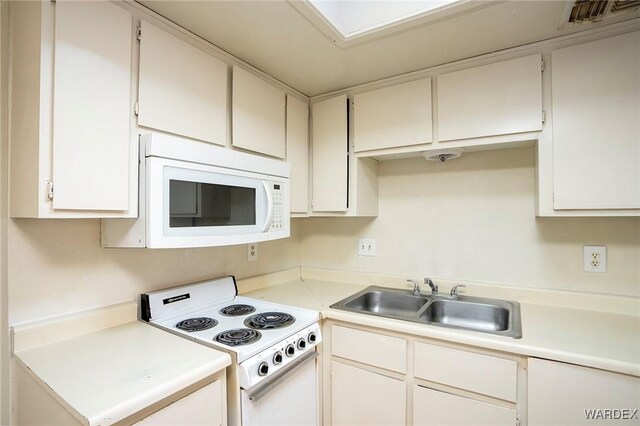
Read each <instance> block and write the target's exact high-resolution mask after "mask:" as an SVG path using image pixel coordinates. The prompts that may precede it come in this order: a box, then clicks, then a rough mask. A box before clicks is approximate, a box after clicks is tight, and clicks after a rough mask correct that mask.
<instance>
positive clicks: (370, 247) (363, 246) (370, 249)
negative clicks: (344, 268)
mask: <svg viewBox="0 0 640 426" xmlns="http://www.w3.org/2000/svg"><path fill="white" fill-rule="evenodd" d="M375 255H376V240H375V239H373V238H360V240H359V241H358V256H375Z"/></svg>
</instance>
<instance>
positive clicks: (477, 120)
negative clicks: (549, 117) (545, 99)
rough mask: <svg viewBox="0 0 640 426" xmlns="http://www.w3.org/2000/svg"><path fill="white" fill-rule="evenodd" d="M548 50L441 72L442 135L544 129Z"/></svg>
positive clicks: (442, 138)
mask: <svg viewBox="0 0 640 426" xmlns="http://www.w3.org/2000/svg"><path fill="white" fill-rule="evenodd" d="M541 64H542V56H541V55H540V54H536V55H531V56H526V57H524V58H519V59H513V60H509V61H503V62H498V63H495V64H490V65H484V66H481V67H476V68H470V69H466V70H462V71H456V72H452V73H448V74H443V75H441V76H438V78H437V81H438V82H437V84H438V111H437V116H438V140H439V141H449V140H457V139H470V138H480V137H486V136H498V135H508V134H514V133H523V132H534V131H539V130H541V129H542V69H541Z"/></svg>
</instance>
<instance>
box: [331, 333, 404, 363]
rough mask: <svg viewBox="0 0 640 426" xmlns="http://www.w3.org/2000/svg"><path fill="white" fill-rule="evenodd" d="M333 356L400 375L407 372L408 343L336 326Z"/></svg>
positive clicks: (332, 337) (332, 334) (398, 339)
mask: <svg viewBox="0 0 640 426" xmlns="http://www.w3.org/2000/svg"><path fill="white" fill-rule="evenodd" d="M331 354H332V355H335V356H339V357H342V358H347V359H350V360H353V361H358V362H362V363H364V364H369V365H373V366H375V367H380V368H385V369H387V370H391V371H396V372H398V373H406V371H407V342H406V340H404V339H400V338H397V337H391V336H385V335H382V334H377V333H371V332H369V331H362V330H355V329H353V328H346V327H341V326H338V325H334V326H332V327H331Z"/></svg>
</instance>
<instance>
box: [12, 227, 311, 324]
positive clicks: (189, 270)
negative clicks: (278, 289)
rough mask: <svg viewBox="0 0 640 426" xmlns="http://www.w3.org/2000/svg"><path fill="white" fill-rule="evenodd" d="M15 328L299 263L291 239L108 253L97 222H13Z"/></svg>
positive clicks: (295, 241)
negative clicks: (253, 246)
mask: <svg viewBox="0 0 640 426" xmlns="http://www.w3.org/2000/svg"><path fill="white" fill-rule="evenodd" d="M8 231H9V232H8V237H9V256H8V259H9V265H8V274H9V296H10V297H9V323H10V324H11V325H13V324H18V323H22V322H28V321H33V320H35V319H40V318H46V317H51V316H58V315H64V314H67V313H71V312H78V311H83V310H87V309H91V308H95V307H100V306H105V305H109V304H113V303H119V302H124V301H130V300H137V297H138V296H139V295H140V294H141V293H144V292H147V291H152V290H157V289H161V288H166V287H172V286H176V285H180V284H186V283H189V282H194V281H198V280H202V279H207V278H213V277H216V276H220V275H224V274H234V275H236V276H237V277H240V278H244V277H249V276H253V275H260V274H264V273H268V272H275V271H279V270H283V269H288V268H292V267H295V266H298V265H299V264H300V260H301V259H300V247H299V240H298V238H297V237H296V234H297V233H298V232H297V229H296V226H295V223H294V224H293V226H292V229H291V235H292V236H291V238H288V239H283V240H277V241H271V242H264V243H260V244H258V260H256V261H252V262H249V261H247V246H246V245H245V244H243V245H238V246H232V247H217V248H198V249H172V250H149V249H103V248H101V247H100V222H99V221H98V220H75V219H69V220H54V219H17V220H10V221H9V229H8Z"/></svg>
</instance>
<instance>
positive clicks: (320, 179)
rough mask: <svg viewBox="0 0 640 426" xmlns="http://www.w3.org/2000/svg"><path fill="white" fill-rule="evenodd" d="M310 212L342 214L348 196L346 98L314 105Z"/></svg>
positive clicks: (338, 97)
mask: <svg viewBox="0 0 640 426" xmlns="http://www.w3.org/2000/svg"><path fill="white" fill-rule="evenodd" d="M311 111H312V113H311V117H312V132H311V134H312V157H313V162H312V167H311V170H312V178H311V180H312V197H313V211H316V212H343V211H346V210H347V203H348V200H347V196H348V186H349V182H348V173H347V169H348V160H349V156H348V155H349V146H348V133H347V130H348V127H347V126H348V124H347V97H346V95H342V96H337V97H334V98H330V99H326V100H324V101H320V102H317V103H315V104H313V106H312V109H311Z"/></svg>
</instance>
